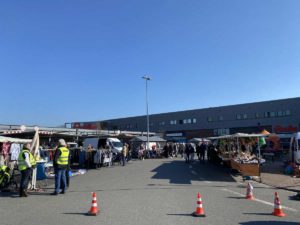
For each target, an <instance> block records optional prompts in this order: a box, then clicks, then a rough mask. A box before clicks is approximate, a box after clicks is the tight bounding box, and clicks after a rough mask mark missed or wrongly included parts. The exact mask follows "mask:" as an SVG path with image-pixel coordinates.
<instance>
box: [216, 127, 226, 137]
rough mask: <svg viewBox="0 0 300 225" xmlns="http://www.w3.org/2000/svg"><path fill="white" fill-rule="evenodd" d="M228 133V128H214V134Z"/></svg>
mask: <svg viewBox="0 0 300 225" xmlns="http://www.w3.org/2000/svg"><path fill="white" fill-rule="evenodd" d="M227 134H229V129H228V128H224V129H214V135H227Z"/></svg>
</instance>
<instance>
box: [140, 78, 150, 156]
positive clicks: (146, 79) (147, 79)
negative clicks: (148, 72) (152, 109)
mask: <svg viewBox="0 0 300 225" xmlns="http://www.w3.org/2000/svg"><path fill="white" fill-rule="evenodd" d="M142 78H143V79H144V80H145V81H146V112H147V146H146V150H148V149H147V148H149V110H148V81H149V80H151V78H150V77H149V76H143V77H142Z"/></svg>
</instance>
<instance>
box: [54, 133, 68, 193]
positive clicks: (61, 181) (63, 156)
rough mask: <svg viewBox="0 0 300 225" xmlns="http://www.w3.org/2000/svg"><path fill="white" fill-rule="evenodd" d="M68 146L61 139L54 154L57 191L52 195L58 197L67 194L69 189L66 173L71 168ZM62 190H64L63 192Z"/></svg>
mask: <svg viewBox="0 0 300 225" xmlns="http://www.w3.org/2000/svg"><path fill="white" fill-rule="evenodd" d="M66 146H67V145H66V142H65V140H64V139H60V140H59V141H58V147H57V149H56V150H55V153H54V158H53V167H54V172H55V190H54V192H53V193H52V195H58V194H59V193H61V194H65V192H66V189H67V181H66V171H67V169H68V168H69V155H70V152H69V149H68V148H67V147H66ZM60 189H62V191H61V192H60Z"/></svg>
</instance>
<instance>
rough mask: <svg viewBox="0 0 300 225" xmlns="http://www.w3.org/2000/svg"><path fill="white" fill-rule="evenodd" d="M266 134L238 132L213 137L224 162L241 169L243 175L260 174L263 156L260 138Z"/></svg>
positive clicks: (233, 167) (238, 169)
mask: <svg viewBox="0 0 300 225" xmlns="http://www.w3.org/2000/svg"><path fill="white" fill-rule="evenodd" d="M265 136H266V135H265V134H245V133H236V134H233V135H224V136H220V137H211V138H208V139H210V140H213V141H215V144H216V146H217V151H218V156H219V158H220V159H221V160H222V162H223V164H225V165H228V166H230V167H231V168H232V169H233V170H236V171H239V172H240V173H241V174H242V175H243V177H245V176H260V165H261V163H263V162H265V160H264V159H262V158H261V153H260V144H259V140H260V139H262V138H264V137H265Z"/></svg>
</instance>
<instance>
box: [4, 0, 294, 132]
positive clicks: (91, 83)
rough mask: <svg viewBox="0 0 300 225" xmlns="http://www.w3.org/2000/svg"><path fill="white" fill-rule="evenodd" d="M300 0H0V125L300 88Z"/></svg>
mask: <svg viewBox="0 0 300 225" xmlns="http://www.w3.org/2000/svg"><path fill="white" fill-rule="evenodd" d="M299 12H300V1H298V0H263V1H262V0H243V1H241V0H226V1H224V0H209V1H208V0H188V1H187V0H147V1H146V0H127V1H124V0H89V1H86V0H57V1H40V0H35V1H34V0H27V1H2V2H1V3H0V78H1V89H0V90H1V110H0V123H4V124H28V125H29V124H31V125H35V124H37V125H47V126H56V125H61V124H64V123H65V122H71V121H94V120H104V119H112V118H121V117H128V116H136V115H144V114H145V111H146V110H145V81H144V80H142V79H141V76H143V75H145V74H148V75H150V76H151V77H152V78H153V80H152V81H151V82H150V83H149V112H150V113H151V114H153V113H162V112H171V111H180V110H188V109H196V108H204V107H213V106H221V105H231V104H238V103H247V102H256V101H264V100H272V99H281V98H290V97H298V96H300V94H299V93H300V25H299V24H300V13H299Z"/></svg>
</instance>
